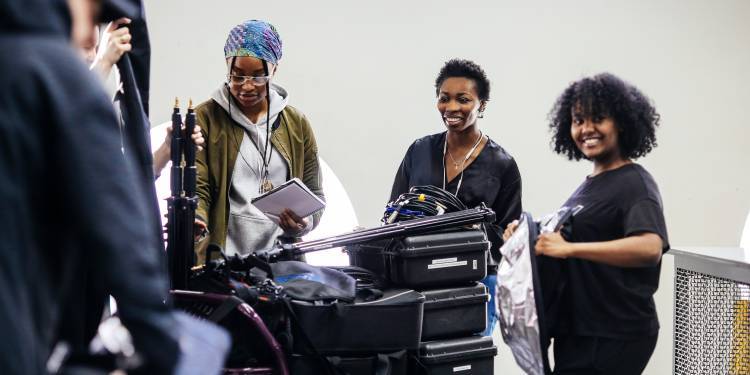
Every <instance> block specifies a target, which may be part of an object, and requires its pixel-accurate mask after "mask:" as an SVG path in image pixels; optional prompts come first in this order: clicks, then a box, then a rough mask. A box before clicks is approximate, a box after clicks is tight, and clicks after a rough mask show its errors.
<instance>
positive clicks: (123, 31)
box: [101, 17, 133, 66]
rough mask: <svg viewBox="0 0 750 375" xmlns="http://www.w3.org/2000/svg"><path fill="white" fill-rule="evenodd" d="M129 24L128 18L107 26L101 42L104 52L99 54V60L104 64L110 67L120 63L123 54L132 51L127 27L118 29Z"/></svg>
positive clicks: (130, 37)
mask: <svg viewBox="0 0 750 375" xmlns="http://www.w3.org/2000/svg"><path fill="white" fill-rule="evenodd" d="M130 22H131V21H130V19H129V18H124V17H123V18H120V19H118V20H116V21H114V22H110V23H109V25H107V28H106V29H105V30H104V36H103V37H102V42H101V43H102V44H104V46H103V47H104V50H103V52H102V53H101V60H102V61H103V62H104V63H106V64H109V65H110V66H112V65H114V64H116V63H117V62H118V61H120V58H121V57H122V55H124V54H125V52H128V51H130V50H131V49H133V46H132V45H131V44H130V40H131V39H132V36H131V35H130V30H128V28H127V27H122V28H120V26H122V25H127V24H129V23H130Z"/></svg>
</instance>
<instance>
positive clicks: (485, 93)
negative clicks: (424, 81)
mask: <svg viewBox="0 0 750 375" xmlns="http://www.w3.org/2000/svg"><path fill="white" fill-rule="evenodd" d="M452 77H462V78H468V79H471V80H473V81H474V83H475V84H476V86H477V94H478V95H479V100H481V101H488V100H490V80H488V79H487V75H486V74H484V70H483V69H482V67H480V66H479V65H477V63H475V62H473V61H471V60H464V59H450V60H448V61H447V62H446V63H445V65H443V68H442V69H440V73H438V76H437V79H435V95H440V86H442V85H443V82H444V81H445V80H446V79H448V78H452Z"/></svg>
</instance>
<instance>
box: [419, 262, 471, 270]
mask: <svg viewBox="0 0 750 375" xmlns="http://www.w3.org/2000/svg"><path fill="white" fill-rule="evenodd" d="M468 264H469V262H467V261H465V260H462V261H460V262H450V263H435V262H432V264H428V265H427V269H428V270H434V269H437V268H448V267H461V266H466V265H468Z"/></svg>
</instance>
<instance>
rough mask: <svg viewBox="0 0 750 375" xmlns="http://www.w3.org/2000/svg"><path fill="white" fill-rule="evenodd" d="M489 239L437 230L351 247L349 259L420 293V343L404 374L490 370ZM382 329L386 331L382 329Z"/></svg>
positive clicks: (476, 232)
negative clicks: (484, 281) (487, 333)
mask: <svg viewBox="0 0 750 375" xmlns="http://www.w3.org/2000/svg"><path fill="white" fill-rule="evenodd" d="M489 246H490V243H489V241H488V240H487V238H486V235H485V233H484V232H483V231H481V230H463V231H452V232H439V233H433V234H427V235H421V236H412V237H406V238H401V239H394V240H387V241H379V242H374V243H369V244H364V245H358V246H355V247H351V248H349V249H347V250H348V253H349V257H350V263H351V264H352V265H356V266H359V267H363V268H366V269H369V270H371V271H373V272H375V273H377V274H379V275H381V276H382V277H384V278H385V279H387V280H389V281H390V282H391V283H392V284H393V285H397V286H399V287H406V288H413V289H414V290H416V291H419V292H420V293H421V294H422V295H424V297H425V300H424V307H423V318H422V323H421V328H422V329H421V338H420V343H419V347H418V349H416V350H410V355H409V372H408V373H409V374H425V375H427V374H429V375H432V374H467V375H468V374H487V375H489V374H492V372H493V357H494V356H495V355H496V354H497V348H496V347H495V346H494V345H493V343H492V338H490V337H484V336H480V334H481V333H482V332H483V331H484V330H485V328H486V324H487V302H488V301H489V294H488V292H487V290H486V288H485V286H484V285H483V284H481V283H480V282H479V281H480V280H482V279H483V278H484V277H485V276H486V272H487V271H486V269H487V265H486V259H487V251H488V249H489ZM384 329H387V328H386V327H384Z"/></svg>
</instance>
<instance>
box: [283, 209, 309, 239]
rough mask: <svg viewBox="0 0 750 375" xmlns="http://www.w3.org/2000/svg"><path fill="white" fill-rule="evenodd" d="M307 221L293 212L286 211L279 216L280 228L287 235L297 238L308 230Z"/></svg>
mask: <svg viewBox="0 0 750 375" xmlns="http://www.w3.org/2000/svg"><path fill="white" fill-rule="evenodd" d="M307 225H308V223H307V220H305V219H303V218H301V217H299V216H297V214H295V213H294V212H293V211H292V210H290V209H286V210H284V211H283V212H282V213H281V215H279V226H280V227H281V229H283V230H284V233H285V234H288V235H292V236H296V235H298V234H300V233H302V232H304V231H305V229H307Z"/></svg>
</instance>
